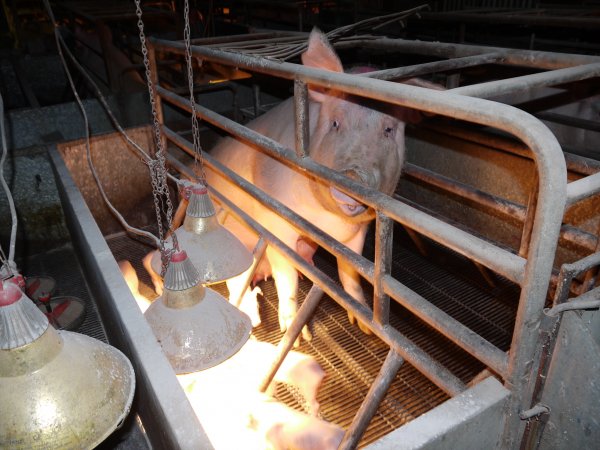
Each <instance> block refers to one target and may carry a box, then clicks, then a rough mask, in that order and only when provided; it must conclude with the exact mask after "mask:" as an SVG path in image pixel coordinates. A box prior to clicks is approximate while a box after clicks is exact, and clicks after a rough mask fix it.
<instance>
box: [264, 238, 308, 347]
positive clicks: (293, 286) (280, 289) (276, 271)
mask: <svg viewBox="0 0 600 450" xmlns="http://www.w3.org/2000/svg"><path fill="white" fill-rule="evenodd" d="M292 242H296V239H293V240H292ZM267 258H268V260H269V263H270V265H271V271H272V274H273V279H274V280H275V287H276V288H277V297H278V299H279V314H278V317H279V328H280V329H281V331H282V332H283V331H286V330H287V329H288V328H289V326H290V325H291V324H292V321H293V320H294V318H295V317H296V312H297V311H298V304H297V302H296V295H297V292H298V272H297V271H296V269H295V267H294V266H292V265H291V264H290V263H289V262H287V260H286V259H285V257H284V256H283V255H281V254H280V253H279V252H278V251H277V250H274V249H273V248H271V247H267ZM302 337H304V339H306V340H311V338H312V336H311V335H310V332H309V331H308V327H307V326H306V325H305V326H304V327H303V328H302ZM299 344H300V342H299V339H298V340H296V342H295V344H294V345H295V346H296V347H297V346H298V345H299Z"/></svg>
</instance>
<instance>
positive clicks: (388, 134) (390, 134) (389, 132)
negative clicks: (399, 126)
mask: <svg viewBox="0 0 600 450" xmlns="http://www.w3.org/2000/svg"><path fill="white" fill-rule="evenodd" d="M383 135H384V136H385V137H393V136H394V128H392V127H385V128H384V129H383Z"/></svg>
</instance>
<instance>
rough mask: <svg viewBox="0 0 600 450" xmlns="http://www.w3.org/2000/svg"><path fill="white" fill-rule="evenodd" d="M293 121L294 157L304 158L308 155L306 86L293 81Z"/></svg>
mask: <svg viewBox="0 0 600 450" xmlns="http://www.w3.org/2000/svg"><path fill="white" fill-rule="evenodd" d="M294 111H295V114H294V120H295V121H296V122H295V124H296V155H298V157H300V158H304V157H305V156H306V155H308V146H309V145H310V142H309V139H310V138H309V117H308V86H307V85H306V83H304V82H303V81H300V80H295V81H294Z"/></svg>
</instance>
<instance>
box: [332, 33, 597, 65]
mask: <svg viewBox="0 0 600 450" xmlns="http://www.w3.org/2000/svg"><path fill="white" fill-rule="evenodd" d="M356 46H360V47H362V48H367V49H368V48H372V49H378V50H395V51H398V52H403V53H408V54H418V55H430V56H436V57H439V58H460V57H464V56H475V55H482V54H486V53H490V52H500V53H503V54H504V56H505V57H504V60H503V63H504V64H506V65H515V66H524V67H536V68H539V69H548V70H554V69H561V68H564V67H572V66H576V65H580V64H590V63H594V62H600V57H598V56H591V55H572V54H567V53H558V52H543V51H537V50H517V49H507V48H503V47H487V46H483V45H467V44H455V43H452V44H450V43H444V42H425V41H410V40H404V39H392V38H378V39H368V38H364V39H355V40H353V41H348V42H337V43H335V48H352V47H356Z"/></svg>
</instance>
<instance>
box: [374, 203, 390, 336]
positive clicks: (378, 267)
mask: <svg viewBox="0 0 600 450" xmlns="http://www.w3.org/2000/svg"><path fill="white" fill-rule="evenodd" d="M393 233H394V223H393V222H392V221H391V220H390V219H389V217H386V216H385V215H384V214H382V213H381V212H377V218H376V221H375V235H376V237H375V273H374V283H373V320H374V321H375V322H377V323H378V324H379V325H381V326H384V325H387V324H388V323H389V322H390V299H389V297H388V296H387V294H386V293H385V291H384V289H383V277H384V276H385V275H387V274H390V273H391V271H392V243H393Z"/></svg>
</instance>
